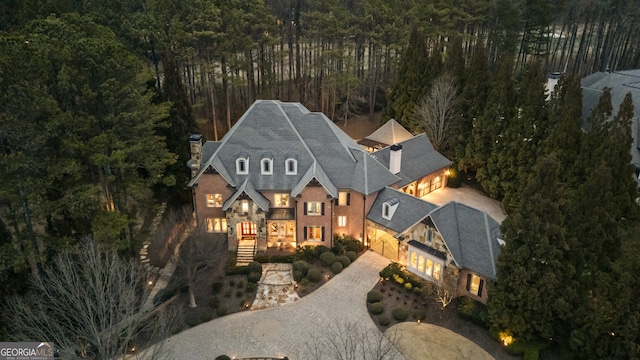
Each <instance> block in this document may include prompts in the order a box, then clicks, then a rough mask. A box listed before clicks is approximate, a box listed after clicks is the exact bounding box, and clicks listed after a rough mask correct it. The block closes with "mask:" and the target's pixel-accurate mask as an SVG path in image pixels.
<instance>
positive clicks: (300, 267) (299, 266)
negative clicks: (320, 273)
mask: <svg viewBox="0 0 640 360" xmlns="http://www.w3.org/2000/svg"><path fill="white" fill-rule="evenodd" d="M309 268H310V267H309V263H307V262H306V261H304V260H298V261H294V262H293V271H299V272H301V273H302V276H305V275H307V273H308V272H309Z"/></svg>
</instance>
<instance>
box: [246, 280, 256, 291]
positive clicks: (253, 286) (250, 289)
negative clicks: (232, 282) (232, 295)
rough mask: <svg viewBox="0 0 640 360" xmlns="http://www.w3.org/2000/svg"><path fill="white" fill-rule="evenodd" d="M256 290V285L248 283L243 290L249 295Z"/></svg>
mask: <svg viewBox="0 0 640 360" xmlns="http://www.w3.org/2000/svg"><path fill="white" fill-rule="evenodd" d="M255 290H256V284H254V283H252V282H249V283H247V287H246V288H245V289H244V291H245V292H248V293H251V292H254V291H255Z"/></svg>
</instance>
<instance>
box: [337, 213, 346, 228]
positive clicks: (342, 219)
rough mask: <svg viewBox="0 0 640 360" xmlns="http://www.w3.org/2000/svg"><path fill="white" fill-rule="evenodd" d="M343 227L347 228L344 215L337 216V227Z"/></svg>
mask: <svg viewBox="0 0 640 360" xmlns="http://www.w3.org/2000/svg"><path fill="white" fill-rule="evenodd" d="M345 226H347V216H346V215H340V216H338V227H345Z"/></svg>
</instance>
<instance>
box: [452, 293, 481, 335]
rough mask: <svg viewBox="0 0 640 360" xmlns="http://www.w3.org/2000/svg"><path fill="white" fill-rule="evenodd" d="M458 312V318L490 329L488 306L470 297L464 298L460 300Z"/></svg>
mask: <svg viewBox="0 0 640 360" xmlns="http://www.w3.org/2000/svg"><path fill="white" fill-rule="evenodd" d="M456 310H457V311H458V316H460V317H461V318H462V319H464V320H467V321H471V322H472V323H474V324H476V325H479V326H482V327H483V328H485V329H486V328H488V327H489V324H488V323H487V305H485V304H483V303H481V302H479V301H476V300H474V299H472V298H470V297H468V296H463V297H461V298H460V302H459V303H458V308H457V309H456Z"/></svg>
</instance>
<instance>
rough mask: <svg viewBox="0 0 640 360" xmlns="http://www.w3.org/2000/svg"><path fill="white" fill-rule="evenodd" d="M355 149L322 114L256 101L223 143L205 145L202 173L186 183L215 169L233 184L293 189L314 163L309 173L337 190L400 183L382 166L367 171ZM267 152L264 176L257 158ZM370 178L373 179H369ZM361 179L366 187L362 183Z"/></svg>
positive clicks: (363, 189)
mask: <svg viewBox="0 0 640 360" xmlns="http://www.w3.org/2000/svg"><path fill="white" fill-rule="evenodd" d="M204 149H206V150H207V151H206V152H205V151H204ZM354 149H357V150H359V151H360V146H359V145H358V144H356V142H355V141H353V140H352V139H351V138H349V136H348V135H347V134H345V133H344V132H343V131H342V130H340V128H338V127H337V126H336V125H335V124H334V123H333V122H332V121H331V120H329V119H328V118H327V117H326V116H324V115H323V114H321V113H313V112H309V110H307V109H306V108H305V107H304V106H302V105H300V104H298V103H283V102H281V101H277V100H258V101H256V102H255V103H253V105H251V107H250V108H249V109H248V110H247V111H246V112H245V113H244V114H243V115H242V117H241V118H240V119H239V120H238V121H237V122H236V124H235V125H234V126H233V127H232V128H231V130H230V131H229V132H228V133H227V134H226V135H225V136H224V138H222V140H221V141H219V142H216V143H214V144H209V142H207V143H206V144H205V146H204V147H203V161H202V165H201V168H200V171H199V173H198V174H197V175H196V176H195V177H194V178H193V179H192V180H191V182H190V183H189V186H193V185H195V184H196V183H197V182H198V180H199V179H200V177H201V176H202V174H203V173H204V171H205V170H206V168H207V167H212V168H213V169H214V170H216V171H218V172H219V173H220V174H221V175H222V176H223V177H224V178H225V179H226V180H227V181H228V182H229V184H231V185H232V186H235V184H241V183H242V182H243V181H244V180H245V179H247V178H248V179H249V181H250V183H251V184H252V185H253V186H254V188H255V189H256V190H258V191H264V190H292V189H294V188H295V187H296V186H298V185H299V184H300V183H301V182H303V183H305V180H307V179H306V178H304V177H305V176H308V172H309V169H310V168H311V167H312V166H314V170H313V174H315V175H317V176H313V177H315V178H316V179H317V180H318V181H320V182H321V183H322V184H323V185H324V186H325V187H326V188H327V189H328V190H330V192H331V193H336V194H337V192H336V191H333V190H332V189H333V188H334V187H335V188H339V189H352V190H355V191H358V192H360V193H366V194H369V193H372V192H375V191H378V190H380V189H382V188H384V187H385V186H387V185H391V184H393V183H394V182H397V181H398V178H397V177H395V176H393V174H390V173H388V171H387V173H388V174H381V170H384V167H383V166H382V165H381V164H373V165H371V166H369V167H370V169H367V167H366V166H365V165H369V163H371V162H369V161H366V159H364V158H363V156H362V155H358V154H357V153H356V152H354ZM241 153H246V154H248V155H249V174H247V175H238V174H236V171H235V160H236V159H237V157H238V156H239V155H240V154H241ZM265 153H270V155H271V156H272V157H273V174H271V175H262V174H261V171H260V159H261V158H262V156H263V154H265ZM291 154H296V157H297V163H298V165H297V168H298V172H297V174H296V175H286V174H285V171H284V166H285V165H284V164H285V160H286V159H287V158H288V157H289V156H290V155H291ZM205 155H206V157H204V156H205ZM365 162H366V163H367V164H365ZM384 171H386V170H384ZM354 173H358V174H360V178H358V179H354V176H353V174H354ZM371 176H377V178H376V179H375V180H374V181H369V178H370V177H371ZM308 180H310V179H308ZM307 182H308V181H307ZM365 183H366V184H369V185H368V186H364V185H363V184H365ZM305 184H306V183H305ZM330 184H333V185H330Z"/></svg>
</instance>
